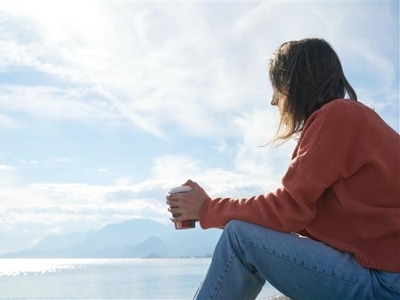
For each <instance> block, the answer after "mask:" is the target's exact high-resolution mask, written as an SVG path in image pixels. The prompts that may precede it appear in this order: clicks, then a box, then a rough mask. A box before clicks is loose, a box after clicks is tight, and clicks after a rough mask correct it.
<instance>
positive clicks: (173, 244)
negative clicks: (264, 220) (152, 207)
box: [0, 219, 222, 258]
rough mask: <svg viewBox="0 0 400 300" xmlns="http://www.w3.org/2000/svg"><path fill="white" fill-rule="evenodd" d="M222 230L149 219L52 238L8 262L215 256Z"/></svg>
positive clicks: (13, 254) (16, 255) (134, 220)
mask: <svg viewBox="0 0 400 300" xmlns="http://www.w3.org/2000/svg"><path fill="white" fill-rule="evenodd" d="M221 232H222V231H221V230H217V229H209V230H202V229H200V228H195V229H190V230H175V229H174V226H173V225H172V224H168V225H164V224H161V223H159V222H155V221H152V220H147V219H133V220H129V221H125V222H122V223H118V224H110V225H107V226H105V227H104V228H102V229H101V230H98V231H90V232H87V233H79V232H77V233H73V234H68V235H49V236H47V237H46V238H44V239H43V240H42V241H40V242H39V243H38V244H37V245H35V246H34V247H33V248H31V249H27V250H25V251H19V252H12V253H7V254H4V255H2V256H0V257H3V258H5V257H8V258H11V257H12V258H30V257H32V258H36V257H37V258H72V257H73V258H79V257H85V258H91V257H93V258H101V257H108V258H112V257H115V258H124V257H194V256H209V255H211V254H212V253H213V250H214V247H215V244H216V243H217V241H218V239H219V236H220V235H221Z"/></svg>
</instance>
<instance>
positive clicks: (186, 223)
mask: <svg viewBox="0 0 400 300" xmlns="http://www.w3.org/2000/svg"><path fill="white" fill-rule="evenodd" d="M191 190H192V188H191V187H190V186H187V185H182V186H178V187H176V188H173V189H170V190H169V192H168V194H169V195H171V194H177V193H187V192H189V191H191ZM171 208H176V207H174V206H171ZM172 216H173V217H174V218H177V217H179V216H180V214H172ZM195 227H196V220H183V221H181V222H175V229H190V228H195Z"/></svg>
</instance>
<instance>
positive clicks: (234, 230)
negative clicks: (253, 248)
mask: <svg viewBox="0 0 400 300" xmlns="http://www.w3.org/2000/svg"><path fill="white" fill-rule="evenodd" d="M252 226H255V225H254V224H251V223H247V222H244V221H240V220H231V221H229V222H228V223H227V224H226V226H225V229H224V231H226V233H227V234H228V235H231V234H234V235H235V236H236V237H237V238H240V237H243V236H247V235H248V233H249V231H251V230H252V229H251V227H252Z"/></svg>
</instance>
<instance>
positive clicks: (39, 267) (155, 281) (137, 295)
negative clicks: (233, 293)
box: [0, 258, 278, 300]
mask: <svg viewBox="0 0 400 300" xmlns="http://www.w3.org/2000/svg"><path fill="white" fill-rule="evenodd" d="M209 263H210V259H209V258H183V259H182V258H171V259H166V258H154V259H153V258H143V259H140V258H134V259H0V299H175V300H178V299H192V298H193V295H194V293H195V292H196V290H197V287H198V286H199V283H200V282H201V280H202V279H203V277H204V274H205V273H206V271H207V268H208V265H209ZM277 294H278V291H277V290H275V289H274V288H273V287H272V286H270V285H269V284H268V283H266V284H265V286H264V288H263V290H262V292H261V293H260V295H259V297H258V298H257V299H267V298H268V297H271V296H274V295H277Z"/></svg>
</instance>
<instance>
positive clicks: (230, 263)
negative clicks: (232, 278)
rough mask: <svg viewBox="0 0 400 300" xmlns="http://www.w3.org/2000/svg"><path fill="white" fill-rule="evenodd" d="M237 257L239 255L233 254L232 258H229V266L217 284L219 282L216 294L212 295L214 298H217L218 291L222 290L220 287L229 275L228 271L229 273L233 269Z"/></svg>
mask: <svg viewBox="0 0 400 300" xmlns="http://www.w3.org/2000/svg"><path fill="white" fill-rule="evenodd" d="M236 257H237V255H236V254H234V255H233V256H232V258H231V259H230V260H229V262H228V264H227V265H228V266H229V267H228V268H227V269H226V271H225V274H224V276H223V277H222V278H221V282H219V281H218V282H217V284H218V289H215V293H214V295H211V297H212V299H215V298H216V296H217V294H218V292H219V291H220V289H221V287H222V285H223V283H224V282H225V280H226V277H227V275H228V273H229V272H230V271H231V269H232V266H233V262H234V260H235V259H236Z"/></svg>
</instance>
